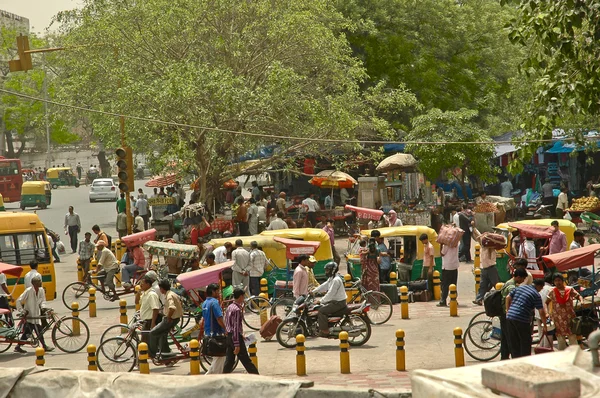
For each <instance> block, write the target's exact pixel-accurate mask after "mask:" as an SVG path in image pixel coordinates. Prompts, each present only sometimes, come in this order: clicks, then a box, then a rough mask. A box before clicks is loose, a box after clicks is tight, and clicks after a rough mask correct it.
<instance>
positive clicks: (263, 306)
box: [258, 293, 269, 326]
mask: <svg viewBox="0 0 600 398" xmlns="http://www.w3.org/2000/svg"><path fill="white" fill-rule="evenodd" d="M258 297H261V298H264V300H260V302H259V304H258V305H259V306H260V325H261V326H262V325H264V324H265V323H266V322H267V321H268V320H269V313H268V311H267V307H269V301H268V300H269V296H267V295H266V294H264V293H261V294H259V295H258Z"/></svg>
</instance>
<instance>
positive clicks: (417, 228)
mask: <svg viewBox="0 0 600 398" xmlns="http://www.w3.org/2000/svg"><path fill="white" fill-rule="evenodd" d="M375 230H377V231H379V233H380V234H381V237H383V238H395V237H405V236H414V237H416V240H417V259H418V260H421V259H423V253H424V246H423V243H421V241H420V240H419V237H420V236H421V234H425V235H427V239H429V243H431V244H432V245H433V249H434V252H435V256H436V257H439V256H440V245H439V244H438V243H437V232H435V229H433V228H429V227H426V226H423V225H404V226H402V227H384V228H376V229H367V230H363V231H360V233H361V235H366V236H368V237H370V236H371V232H373V231H375Z"/></svg>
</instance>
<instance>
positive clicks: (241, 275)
mask: <svg viewBox="0 0 600 398" xmlns="http://www.w3.org/2000/svg"><path fill="white" fill-rule="evenodd" d="M243 246H244V243H243V242H242V240H241V239H238V240H236V241H235V250H234V251H233V252H232V253H231V260H232V261H233V265H232V266H231V270H232V271H233V274H232V278H231V284H232V285H233V286H234V287H242V288H243V289H244V290H246V291H247V290H248V287H249V285H250V272H249V271H250V253H248V251H247V250H246V249H244V247H243Z"/></svg>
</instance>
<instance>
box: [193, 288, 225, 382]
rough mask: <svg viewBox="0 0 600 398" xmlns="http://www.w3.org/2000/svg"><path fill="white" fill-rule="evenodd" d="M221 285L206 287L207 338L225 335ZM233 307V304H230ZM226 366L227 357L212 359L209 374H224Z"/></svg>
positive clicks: (203, 308)
mask: <svg viewBox="0 0 600 398" xmlns="http://www.w3.org/2000/svg"><path fill="white" fill-rule="evenodd" d="M218 298H219V285H217V284H216V283H211V284H210V285H208V286H207V287H206V300H204V302H203V303H202V321H201V326H202V327H203V328H204V335H205V336H211V335H212V336H222V335H224V334H225V322H224V320H223V310H222V309H221V305H220V304H219V299H218ZM230 305H233V304H230ZM224 366H225V357H224V356H223V357H212V363H211V364H210V369H208V372H206V374H207V375H209V374H220V373H223V367H224Z"/></svg>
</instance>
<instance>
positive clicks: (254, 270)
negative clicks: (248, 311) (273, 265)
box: [250, 241, 267, 296]
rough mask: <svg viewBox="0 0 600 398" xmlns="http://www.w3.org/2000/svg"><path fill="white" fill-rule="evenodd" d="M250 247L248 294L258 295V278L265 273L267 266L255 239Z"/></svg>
mask: <svg viewBox="0 0 600 398" xmlns="http://www.w3.org/2000/svg"><path fill="white" fill-rule="evenodd" d="M250 247H251V250H250V294H251V295H253V296H258V295H259V294H260V278H262V276H263V274H264V273H265V268H266V266H267V256H266V254H265V252H263V251H262V250H261V249H260V248H259V247H258V243H257V242H256V241H252V242H251V243H250Z"/></svg>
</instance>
